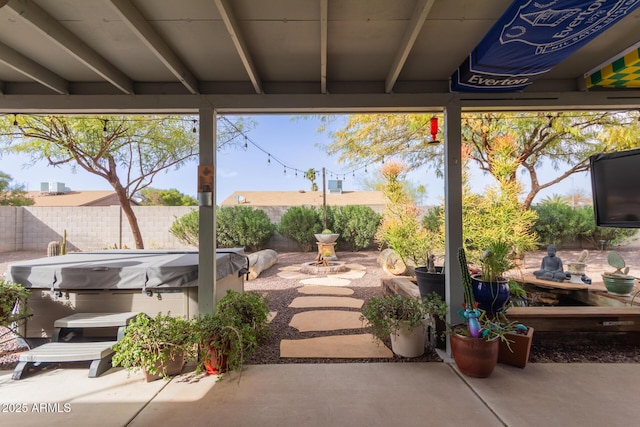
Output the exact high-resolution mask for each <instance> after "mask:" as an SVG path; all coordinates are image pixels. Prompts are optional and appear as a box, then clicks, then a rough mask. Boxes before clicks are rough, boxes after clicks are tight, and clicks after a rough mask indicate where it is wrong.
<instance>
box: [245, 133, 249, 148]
mask: <svg viewBox="0 0 640 427" xmlns="http://www.w3.org/2000/svg"><path fill="white" fill-rule="evenodd" d="M248 147H249V145H248V144H247V135H245V136H244V151H247V148H248Z"/></svg>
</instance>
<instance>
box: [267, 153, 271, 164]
mask: <svg viewBox="0 0 640 427" xmlns="http://www.w3.org/2000/svg"><path fill="white" fill-rule="evenodd" d="M267 164H268V165H270V164H271V154H269V157H268V158H267Z"/></svg>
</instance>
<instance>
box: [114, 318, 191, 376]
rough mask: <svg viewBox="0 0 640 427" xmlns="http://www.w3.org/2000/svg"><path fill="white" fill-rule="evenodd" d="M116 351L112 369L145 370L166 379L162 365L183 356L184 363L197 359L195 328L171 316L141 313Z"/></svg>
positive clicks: (116, 346)
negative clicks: (195, 356) (193, 330)
mask: <svg viewBox="0 0 640 427" xmlns="http://www.w3.org/2000/svg"><path fill="white" fill-rule="evenodd" d="M113 349H114V350H115V354H114V355H113V359H112V363H113V366H122V367H123V368H125V369H128V370H132V371H136V370H140V369H143V370H145V371H146V372H148V373H150V374H156V375H160V376H161V377H163V378H165V379H166V378H168V376H167V373H166V370H164V368H163V367H162V364H163V363H165V362H167V361H169V360H171V359H172V358H173V357H174V355H176V354H180V353H181V354H184V356H185V360H189V359H191V358H193V357H194V352H195V346H194V340H193V332H192V325H191V322H189V321H188V320H186V319H183V318H180V317H173V316H171V315H170V314H166V315H163V314H162V313H159V314H158V315H157V316H156V317H149V316H148V315H146V314H144V313H140V314H138V315H137V316H136V318H135V319H134V320H133V321H131V322H130V323H129V324H128V325H127V326H126V327H125V332H124V336H123V337H122V339H121V340H120V341H118V342H117V343H116V344H115V345H114V347H113Z"/></svg>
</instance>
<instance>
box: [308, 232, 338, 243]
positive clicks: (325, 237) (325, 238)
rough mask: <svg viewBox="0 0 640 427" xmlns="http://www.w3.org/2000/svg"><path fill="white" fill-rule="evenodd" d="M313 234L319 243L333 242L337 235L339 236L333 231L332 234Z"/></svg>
mask: <svg viewBox="0 0 640 427" xmlns="http://www.w3.org/2000/svg"><path fill="white" fill-rule="evenodd" d="M314 236H316V240H317V241H318V242H320V243H333V242H335V241H336V240H338V237H340V235H339V234H337V233H333V234H314Z"/></svg>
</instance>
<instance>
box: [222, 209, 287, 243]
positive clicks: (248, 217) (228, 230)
mask: <svg viewBox="0 0 640 427" xmlns="http://www.w3.org/2000/svg"><path fill="white" fill-rule="evenodd" d="M274 231H275V226H274V225H273V224H272V223H271V220H270V219H269V216H268V215H267V214H266V212H265V211H263V210H261V209H255V208H252V207H251V206H222V207H219V208H217V209H216V238H217V241H218V246H219V247H223V248H237V247H241V248H246V249H248V250H250V251H259V250H261V249H264V248H265V247H266V245H267V243H268V242H269V239H270V238H271V236H272V235H273V232H274Z"/></svg>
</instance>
